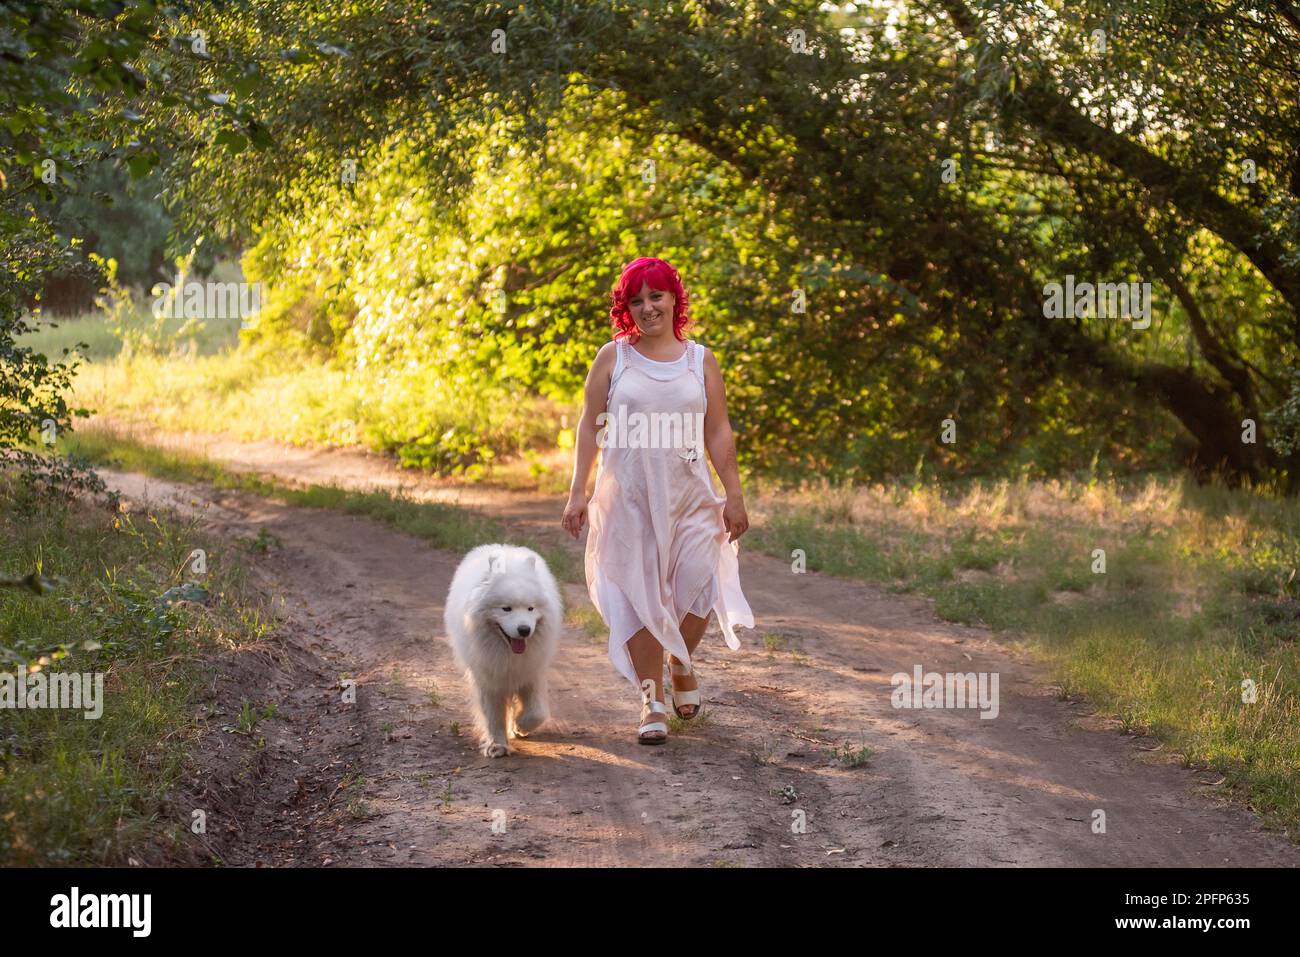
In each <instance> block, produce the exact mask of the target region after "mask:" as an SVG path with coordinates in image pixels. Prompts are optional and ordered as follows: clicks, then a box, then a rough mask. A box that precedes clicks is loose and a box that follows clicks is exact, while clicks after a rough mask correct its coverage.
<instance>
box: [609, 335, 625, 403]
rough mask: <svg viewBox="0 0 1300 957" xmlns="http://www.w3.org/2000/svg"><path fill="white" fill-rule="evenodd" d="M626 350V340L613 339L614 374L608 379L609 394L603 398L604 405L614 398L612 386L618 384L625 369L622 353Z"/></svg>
mask: <svg viewBox="0 0 1300 957" xmlns="http://www.w3.org/2000/svg"><path fill="white" fill-rule="evenodd" d="M626 348H627V340H626V339H615V340H614V356H615V358H614V372H613V374H612V375H611V376H610V377H609V392H608V393H607V394H606V396H605V404H606V405H608V404H609V400H610V399H612V398H613V397H614V384H615V383H616V382H618V377H619V376H621V375H622V374H623V370H624V369H625V368H626V367H627V359H626V354H625V353H624V351H623V350H624V349H626Z"/></svg>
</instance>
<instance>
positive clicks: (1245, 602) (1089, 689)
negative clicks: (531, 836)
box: [746, 477, 1300, 835]
mask: <svg viewBox="0 0 1300 957" xmlns="http://www.w3.org/2000/svg"><path fill="white" fill-rule="evenodd" d="M760 507H761V508H762V510H763V511H764V512H765V521H762V522H760V523H756V524H755V526H754V528H753V529H752V530H751V532H750V534H749V536H748V537H747V539H746V543H747V544H748V545H750V547H755V548H758V549H760V550H761V551H764V552H767V553H768V554H771V555H774V556H777V557H780V558H782V559H785V560H792V559H791V553H792V552H793V551H794V550H795V549H802V550H803V551H804V553H805V554H806V557H807V567H808V569H809V570H819V571H824V572H829V573H831V574H835V575H841V576H844V577H848V578H860V579H865V580H870V581H875V582H879V583H882V584H884V585H885V586H887V587H889V588H891V589H893V590H896V591H900V592H909V591H916V592H919V593H921V594H924V595H928V596H930V597H931V598H933V599H934V601H935V611H936V613H937V614H939V615H940V616H941V617H943V618H945V619H948V620H950V621H955V622H962V623H966V624H973V625H983V626H987V627H989V628H990V629H992V630H993V631H994V633H995V634H998V635H1000V636H1002V637H1003V638H1004V639H1007V640H1012V641H1019V642H1023V643H1025V644H1027V645H1028V646H1030V647H1032V648H1033V649H1034V650H1036V651H1037V652H1038V653H1039V654H1040V655H1042V656H1043V657H1045V658H1046V659H1047V660H1048V661H1049V662H1050V664H1051V666H1052V668H1053V670H1054V673H1055V677H1056V680H1057V682H1058V683H1059V684H1060V686H1061V688H1062V689H1063V693H1064V694H1066V695H1080V696H1085V697H1087V698H1088V699H1090V700H1091V701H1092V702H1093V704H1094V705H1095V706H1096V707H1098V708H1099V709H1100V710H1102V711H1103V712H1105V713H1107V714H1111V715H1114V716H1116V717H1117V718H1118V719H1119V721H1120V723H1121V726H1122V727H1123V728H1124V729H1125V730H1128V731H1132V732H1140V733H1144V734H1151V735H1154V736H1156V737H1157V738H1159V739H1160V740H1162V741H1165V742H1167V743H1168V744H1169V745H1171V746H1172V747H1171V750H1174V751H1177V752H1179V753H1181V754H1182V755H1183V760H1184V762H1185V763H1186V764H1188V765H1189V766H1195V767H1204V768H1210V769H1213V770H1215V771H1217V772H1219V773H1221V774H1222V775H1223V776H1224V777H1225V779H1226V781H1225V783H1226V786H1227V787H1228V788H1229V789H1230V790H1232V791H1233V792H1235V793H1237V794H1238V796H1239V797H1241V798H1242V799H1244V800H1245V801H1247V802H1248V803H1250V804H1251V805H1252V806H1253V807H1255V808H1256V809H1257V810H1259V811H1261V812H1263V813H1264V814H1265V815H1266V816H1267V817H1269V818H1270V819H1271V820H1273V821H1274V822H1275V823H1277V824H1281V825H1283V826H1286V827H1289V828H1290V829H1291V832H1292V834H1293V835H1296V834H1300V829H1297V828H1296V825H1297V824H1300V707H1298V706H1297V703H1296V702H1297V694H1298V693H1300V653H1298V652H1297V647H1296V639H1297V636H1300V573H1298V572H1297V569H1300V502H1296V501H1295V500H1287V499H1285V498H1280V497H1275V496H1274V495H1273V494H1271V491H1270V490H1268V489H1260V490H1254V491H1250V490H1230V489H1226V488H1223V487H1221V486H1205V487H1200V486H1197V485H1195V484H1194V483H1191V482H1189V481H1187V480H1185V479H1182V478H1181V477H1175V478H1156V479H1148V480H1137V481H1132V482H1128V483H1119V482H1110V483H1098V482H1095V481H1093V482H1087V483H1071V482H1050V483H1028V482H1020V483H1008V482H997V483H992V484H986V483H980V482H970V483H964V484H963V485H953V486H949V487H946V488H944V489H943V490H940V489H937V488H935V487H933V486H925V487H915V488H908V487H905V486H897V487H887V486H879V485H877V486H872V487H863V488H857V489H843V488H831V487H826V486H822V487H820V488H814V489H804V490H802V491H800V492H797V493H791V494H789V495H785V496H780V497H778V496H774V495H772V496H759V497H757V498H756V503H755V504H754V505H751V510H756V509H758V508H760ZM1095 549H1104V550H1105V572H1104V573H1101V574H1098V573H1096V572H1095V571H1094V570H1093V564H1094V558H1093V552H1094V550H1095ZM773 650H775V648H774V647H773V644H771V643H769V651H773ZM1245 679H1250V680H1252V681H1253V682H1254V683H1255V686H1256V700H1255V701H1254V702H1253V703H1243V701H1242V682H1243V681H1244V680H1245Z"/></svg>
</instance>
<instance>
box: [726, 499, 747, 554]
mask: <svg viewBox="0 0 1300 957" xmlns="http://www.w3.org/2000/svg"><path fill="white" fill-rule="evenodd" d="M722 524H723V525H724V526H725V527H726V529H727V534H728V535H730V538H728V539H727V544H731V543H732V542H734V541H735V540H736V539H738V538H740V536H741V535H744V534H745V532H746V531H748V529H749V514H748V513H747V512H746V511H745V500H744V499H743V498H741V497H740V496H739V495H737V496H735V497H734V498H733V497H732V496H730V495H728V496H727V504H725V505H723V506H722Z"/></svg>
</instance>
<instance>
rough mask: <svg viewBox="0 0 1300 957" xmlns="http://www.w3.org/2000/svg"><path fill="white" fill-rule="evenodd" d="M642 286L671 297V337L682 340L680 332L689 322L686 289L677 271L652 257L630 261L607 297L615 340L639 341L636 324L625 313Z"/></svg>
mask: <svg viewBox="0 0 1300 957" xmlns="http://www.w3.org/2000/svg"><path fill="white" fill-rule="evenodd" d="M642 283H645V284H647V285H649V286H650V288H651V289H662V290H663V291H665V292H669V293H672V295H673V298H674V299H675V300H676V301H675V302H674V303H673V335H674V336H675V337H676V338H677V339H679V340H681V339H683V338H684V337H683V335H682V330H683V329H685V328H686V324H687V323H688V322H690V297H689V296H688V295H687V292H686V287H685V286H683V285H682V277H681V276H679V275H678V274H677V270H676V269H674V268H673V267H672V266H671V265H669V264H668V263H666V262H664V260H662V259H655V258H654V257H653V256H642V257H641V258H640V259H634V260H632V262H630V263H628V264H627V265H626V266H624V267H623V272H622V273H620V274H619V277H618V282H616V283H615V284H614V291H613V292H612V293H611V294H610V299H611V300H612V301H613V307H612V308H611V309H610V310H609V318H610V321H611V322H612V323H613V325H614V339H615V340H618V339H621V338H623V337H624V336H628V337H633V341H636V339H639V338H640V337H641V333H640V331H639V330H638V329H637V327H636V323H635V322H633V321H632V313H631V312H629V311H628V308H627V302H628V300H629V299H631V298H632V297H633V296H634V295H636V294H637V293H638V292H640V291H641V285H642Z"/></svg>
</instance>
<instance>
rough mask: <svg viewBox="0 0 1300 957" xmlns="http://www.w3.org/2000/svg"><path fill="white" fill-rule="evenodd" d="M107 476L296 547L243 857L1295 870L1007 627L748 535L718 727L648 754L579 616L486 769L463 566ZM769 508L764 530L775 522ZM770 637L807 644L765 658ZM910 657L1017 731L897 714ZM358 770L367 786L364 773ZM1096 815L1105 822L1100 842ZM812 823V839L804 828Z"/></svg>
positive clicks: (1253, 827)
mask: <svg viewBox="0 0 1300 957" xmlns="http://www.w3.org/2000/svg"><path fill="white" fill-rule="evenodd" d="M160 438H161V441H167V437H160ZM173 438H174V437H173ZM221 448H222V450H223V451H222V452H221V453H215V452H214V450H213V449H212V447H211V446H209V447H208V449H207V451H208V453H209V454H210V455H213V457H216V458H220V459H222V460H223V461H224V462H225V464H227V465H228V466H229V467H232V468H233V467H242V468H247V469H252V470H256V471H261V472H264V473H268V474H273V475H276V476H278V477H280V478H282V479H287V480H293V481H303V482H320V483H322V484H326V483H329V482H331V481H333V480H334V478H333V477H334V476H335V475H336V474H338V475H345V476H347V477H346V479H344V480H343V481H339V482H338V483H337V484H340V485H344V484H346V485H347V486H349V487H364V486H363V485H362V484H361V480H360V475H361V474H362V473H364V472H366V471H367V470H369V471H371V472H378V473H380V475H379V478H380V479H381V481H382V482H384V483H392V484H393V487H395V486H396V485H397V484H400V485H402V486H404V487H405V489H406V491H407V493H408V494H411V493H412V492H413V491H418V490H419V489H420V486H419V484H418V482H415V481H413V480H412V479H411V478H410V476H406V475H403V476H401V478H400V480H399V479H397V478H395V476H394V475H393V474H392V473H395V472H396V470H395V469H392V468H391V467H388V466H385V465H384V464H383V463H382V462H381V461H379V460H375V459H374V457H372V456H361V457H359V458H357V457H354V453H349V452H344V451H333V452H322V451H320V450H315V451H312V450H301V451H300V452H299V451H295V450H293V449H290V448H284V447H276V446H272V445H270V444H268V443H258V444H250V445H248V446H243V445H240V444H238V443H234V444H232V443H230V442H229V441H228V440H222V441H221ZM226 456H229V458H226ZM336 458H338V459H340V460H341V463H340V465H339V467H338V469H337V470H336V469H335V468H334V467H333V465H332V464H331V463H332V460H333V459H336ZM359 461H360V462H361V463H362V464H360V465H359V464H358V462H359ZM101 474H103V475H104V477H105V479H106V480H107V481H108V482H109V484H110V485H112V486H114V487H117V488H119V489H121V490H122V491H123V493H124V494H125V496H126V497H127V499H128V500H129V501H132V502H134V503H137V504H136V506H135V507H140V505H141V504H143V503H144V502H145V501H153V502H156V503H158V504H161V505H169V506H171V507H175V508H178V509H180V510H192V509H193V507H194V506H191V505H190V504H189V502H190V501H191V500H194V501H196V502H197V503H198V507H200V508H205V509H206V511H205V514H206V516H207V520H208V521H209V522H210V523H211V524H212V525H213V526H214V527H215V528H216V529H217V530H218V531H220V532H222V533H224V534H227V535H232V536H242V537H253V536H256V535H257V533H258V530H259V529H260V528H261V527H263V526H265V527H266V529H267V530H268V532H269V533H270V534H271V535H273V536H274V537H275V539H277V540H278V541H279V542H280V547H277V548H272V549H271V550H270V552H269V554H268V555H267V556H266V557H265V558H264V559H261V560H259V567H258V570H257V575H258V577H259V582H260V585H261V587H262V588H263V589H264V590H266V591H267V592H268V593H271V594H274V595H277V596H281V597H282V599H283V604H282V606H281V607H280V608H279V609H278V611H279V615H280V618H281V620H280V624H279V627H278V628H277V631H276V636H277V638H276V640H277V642H278V643H279V646H280V648H281V650H282V658H283V660H284V661H286V662H289V663H291V664H292V668H291V669H289V670H286V672H285V674H284V675H282V676H280V678H279V679H278V681H277V682H276V683H275V684H273V685H272V686H271V687H272V690H273V692H274V693H275V694H277V695H279V696H280V700H278V701H277V704H278V706H279V712H278V716H277V718H275V719H271V720H268V721H266V722H264V723H263V725H260V726H259V730H262V729H265V733H266V736H267V749H266V750H267V752H268V754H267V757H265V758H264V759H263V760H262V761H261V762H260V766H261V768H262V769H263V774H264V780H263V781H262V782H261V783H260V785H259V789H260V790H259V797H260V799H259V801H258V802H257V804H256V807H255V808H254V809H253V810H252V811H251V812H250V818H249V819H248V820H242V821H240V822H239V823H240V828H241V831H242V836H241V838H240V840H239V841H238V843H237V844H236V845H235V846H234V847H233V848H232V850H231V851H230V852H229V854H228V855H227V859H228V861H229V862H230V863H236V864H254V863H263V864H267V865H293V864H302V865H311V866H315V865H320V864H323V863H325V862H326V861H328V862H329V863H330V864H334V865H383V864H399V865H406V864H411V865H491V866H537V865H546V866H552V865H561V866H566V865H598V866H606V865H649V866H660V865H662V866H682V865H695V866H700V865H715V866H961V865H1060V866H1077V865H1105V866H1138V865H1154V866H1172V865H1191V866H1226V865H1232V866H1295V865H1296V864H1297V863H1300V850H1298V849H1297V848H1296V847H1294V846H1293V845H1291V844H1289V843H1288V842H1287V841H1286V839H1285V837H1284V836H1283V835H1281V834H1279V833H1277V832H1273V831H1268V830H1265V829H1264V828H1263V827H1262V826H1261V824H1260V822H1259V821H1258V819H1257V818H1256V817H1255V816H1254V815H1252V814H1251V813H1250V812H1249V810H1247V809H1245V808H1243V807H1241V806H1240V805H1234V804H1230V803H1228V802H1226V801H1223V800H1220V799H1217V798H1216V797H1215V791H1214V789H1213V788H1212V787H1207V786H1205V785H1206V784H1207V783H1208V782H1209V781H1210V780H1211V779H1212V776H1210V775H1206V774H1201V773H1197V772H1193V771H1189V770H1186V769H1183V768H1181V767H1179V766H1178V765H1177V762H1176V760H1175V759H1174V758H1173V757H1172V756H1169V755H1165V754H1163V753H1162V752H1151V751H1147V750H1144V749H1145V748H1149V747H1150V746H1151V744H1152V742H1149V741H1142V740H1140V739H1137V738H1131V737H1125V736H1122V735H1120V734H1117V733H1116V732H1115V731H1114V730H1113V729H1112V728H1111V727H1110V726H1109V725H1107V724H1106V723H1105V722H1102V721H1100V720H1099V719H1096V718H1094V717H1089V716H1087V715H1083V714H1080V713H1078V712H1079V705H1078V704H1077V703H1072V702H1070V701H1063V700H1060V699H1058V698H1057V697H1056V696H1055V695H1054V694H1053V693H1052V690H1051V688H1050V686H1049V684H1048V681H1047V679H1046V676H1045V675H1044V673H1043V671H1042V668H1041V666H1040V665H1038V664H1036V663H1035V662H1034V661H1033V660H1032V659H1031V658H1030V657H1028V656H1027V655H1025V654H1023V653H1021V652H1019V651H1018V650H1016V649H1014V648H1009V647H1007V646H1004V645H1001V644H998V643H996V642H994V641H992V640H991V639H990V638H989V636H988V633H987V632H984V631H982V630H980V629H976V628H967V627H963V626H958V625H952V624H947V623H943V622H940V621H938V620H937V619H936V618H935V617H934V615H933V613H932V612H931V610H930V606H929V604H928V603H927V602H926V601H925V600H922V599H917V598H914V597H906V596H898V595H892V594H888V593H885V592H882V591H880V590H879V589H877V588H874V587H873V586H870V585H867V584H864V583H860V582H855V581H846V580H842V579H837V578H834V577H831V576H827V575H821V574H817V573H808V574H803V575H795V574H792V573H791V571H790V568H789V566H788V565H787V564H786V563H783V562H780V561H777V560H775V559H772V558H770V557H767V556H764V555H760V554H756V553H753V552H750V551H746V550H744V549H743V548H742V551H741V564H742V582H743V584H744V587H745V591H746V594H747V596H748V597H749V599H750V603H751V605H752V607H753V610H754V615H755V620H756V624H757V625H758V629H757V630H755V631H749V630H746V629H741V630H740V632H739V633H740V634H741V636H742V641H743V648H742V649H741V650H740V651H737V652H731V651H729V650H728V649H726V647H725V645H723V643H722V642H721V639H720V635H719V634H718V631H717V626H716V622H712V621H711V622H710V628H709V632H708V633H707V635H706V638H705V642H704V644H703V645H702V646H701V649H700V652H699V653H698V665H699V672H700V676H701V688H702V690H703V692H704V698H705V702H706V707H707V708H708V711H709V715H708V718H709V720H708V723H706V724H703V725H699V726H693V727H690V726H688V730H686V731H685V732H683V733H679V734H673V735H670V740H669V742H668V744H666V745H664V746H662V747H656V748H649V747H645V746H641V745H638V744H637V743H636V741H635V727H636V724H637V718H638V712H639V707H638V704H639V702H638V698H637V696H636V692H635V690H634V689H633V688H631V686H630V685H629V684H627V683H626V682H625V681H624V679H622V678H621V677H620V676H618V675H617V674H616V673H615V672H614V671H613V669H612V667H611V666H610V665H609V662H608V659H607V657H606V652H605V640H604V636H603V635H602V636H601V637H600V638H592V637H589V636H588V635H587V634H586V633H585V632H584V631H582V630H581V629H575V628H570V629H568V630H567V631H566V634H565V638H564V644H563V646H562V649H563V650H562V653H561V655H560V656H559V658H558V659H557V661H558V663H559V664H558V667H557V668H555V670H554V678H553V681H552V702H551V706H552V712H553V718H552V721H551V722H549V723H548V724H547V725H545V726H544V727H543V728H542V729H541V730H540V731H539V732H538V733H536V734H535V735H533V736H532V737H530V738H528V739H523V740H519V741H517V742H516V747H517V750H518V754H517V755H514V756H511V757H508V758H505V759H500V760H491V759H487V758H483V757H481V756H480V755H479V754H478V752H477V750H476V749H475V748H474V742H473V741H472V739H471V738H470V737H469V736H468V733H467V734H465V735H462V736H459V737H458V736H456V735H455V734H453V732H452V723H453V722H457V721H458V722H460V723H461V724H462V725H466V726H467V725H468V723H469V719H468V714H469V711H468V707H467V700H466V695H465V690H464V686H463V683H462V681H461V679H460V676H459V675H458V674H456V672H455V668H454V665H453V664H452V661H451V655H450V651H449V650H448V648H447V646H446V645H445V644H444V643H443V642H442V641H441V639H440V637H439V632H440V623H441V619H442V600H443V598H444V597H445V595H446V591H447V587H448V585H449V583H450V580H451V575H452V573H453V572H454V570H455V568H456V565H457V564H458V562H459V559H460V556H459V555H457V554H452V553H449V552H445V551H440V550H438V549H435V548H432V547H430V546H428V545H427V544H426V543H425V542H423V541H422V540H420V539H417V538H415V537H413V536H411V535H408V534H406V533H403V532H399V531H396V530H394V529H392V528H390V527H388V526H385V525H383V524H381V523H379V522H376V521H372V520H369V519H364V518H358V517H355V516H348V515H343V514H340V513H335V512H329V511H324V510H318V509H307V508H299V507H291V506H286V505H282V504H280V503H277V502H274V501H269V500H264V499H261V498H258V497H256V496H252V495H247V494H244V493H238V494H236V493H231V492H226V491H219V490H214V489H211V488H208V487H206V486H188V485H187V486H179V485H176V484H174V483H169V482H163V481H160V480H156V479H151V478H145V477H143V476H138V475H132V474H129V473H118V472H113V471H111V470H101ZM426 491H427V493H428V495H429V497H431V498H441V500H456V499H459V500H460V501H461V502H462V504H473V505H475V506H477V507H479V508H482V509H484V510H485V511H490V512H491V513H492V514H493V515H494V517H497V518H499V519H501V520H502V521H504V522H507V523H508V524H509V525H511V526H512V527H513V528H514V529H516V530H517V531H519V532H523V533H527V534H529V535H531V536H533V537H534V538H536V539H540V540H544V541H547V542H549V543H553V544H556V545H559V546H561V547H566V548H571V549H575V550H580V549H581V547H582V546H581V544H580V543H576V542H573V541H572V540H571V539H568V538H567V536H565V535H564V534H563V532H562V530H561V529H560V528H559V515H560V511H561V508H562V500H561V499H559V498H555V497H547V496H542V495H528V494H521V493H511V492H505V491H500V490H491V489H464V490H461V489H454V490H453V489H447V488H446V487H445V486H440V485H439V484H438V483H430V487H429V488H428V489H427V490H426ZM751 513H753V514H754V516H755V524H757V523H758V521H760V520H761V513H760V512H759V511H758V510H756V509H755V508H753V507H751ZM564 590H565V599H566V607H573V606H578V605H586V604H588V602H587V597H586V593H585V589H583V588H582V587H581V586H577V585H573V584H566V585H564ZM767 633H771V634H774V635H779V636H782V638H783V640H784V641H785V642H786V643H787V644H788V645H789V646H791V647H793V648H794V649H795V650H796V651H797V655H796V654H791V653H790V652H788V651H784V650H781V651H774V652H773V653H771V654H769V653H768V651H767V649H766V648H765V647H764V642H763V640H762V636H763V635H765V634H767ZM915 664H920V665H922V666H923V668H924V670H926V671H939V672H950V671H951V672H957V671H960V672H969V671H976V672H979V671H988V672H997V673H999V675H1000V679H1001V686H1000V692H1001V694H1000V697H1001V702H1000V705H1001V711H1000V715H999V717H998V718H997V719H995V720H982V719H980V717H979V714H978V712H977V711H974V710H955V709H949V710H943V709H940V710H895V709H894V708H893V707H892V706H891V704H890V691H891V687H890V683H889V678H890V676H891V675H892V674H894V673H895V672H898V671H904V672H909V673H910V672H911V670H912V667H913V665H915ZM286 668H288V665H286ZM345 672H346V673H348V674H350V675H351V676H353V677H354V678H355V679H357V681H358V694H357V701H356V704H353V705H349V704H343V703H342V701H341V692H340V690H339V688H338V676H339V675H341V674H343V673H345ZM434 689H436V691H437V699H436V701H435V699H434V698H432V697H431V695H430V692H431V691H432V690H434ZM844 742H851V743H852V746H853V747H855V748H856V747H858V746H861V745H865V746H867V747H869V748H871V749H872V752H873V753H872V755H871V757H870V759H869V760H868V762H867V763H866V765H865V766H861V767H847V766H845V765H844V764H843V763H841V762H839V761H836V760H834V759H833V757H832V755H831V753H830V752H831V750H832V749H833V748H834V747H835V746H837V745H841V744H843V743H844ZM295 761H296V762H298V763H297V764H295V763H294V762H295ZM358 776H359V777H360V778H362V779H363V783H361V784H355V783H353V784H349V783H348V782H350V781H353V780H354V779H355V778H356V777H358ZM787 787H792V788H793V789H794V792H795V795H796V796H795V797H794V798H793V799H792V800H791V799H790V798H788V797H786V796H783V790H784V789H785V788H787ZM787 802H788V803H787ZM1097 808H1100V809H1103V810H1105V812H1106V817H1107V832H1106V833H1105V834H1093V833H1092V832H1091V829H1090V822H1091V814H1092V811H1093V809H1097ZM494 811H496V812H498V813H497V818H496V821H497V823H498V827H497V829H496V831H497V832H494V828H493V823H494V815H493V812H494ZM796 811H802V812H803V813H804V815H806V822H807V829H806V833H801V834H796V833H793V832H792V829H791V825H792V822H793V820H794V818H793V817H792V812H796ZM501 822H504V831H503V832H501V831H502V829H501V827H500V823H501Z"/></svg>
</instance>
